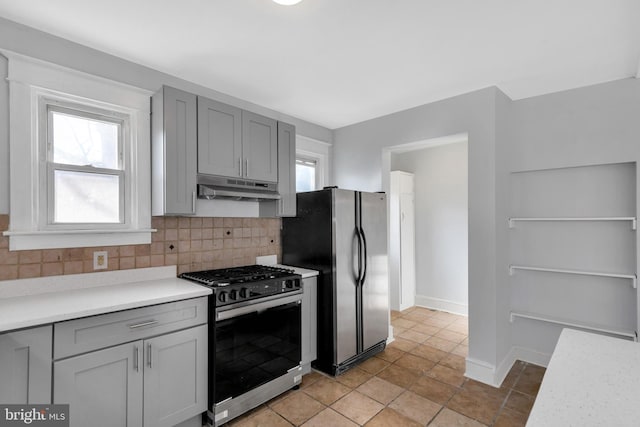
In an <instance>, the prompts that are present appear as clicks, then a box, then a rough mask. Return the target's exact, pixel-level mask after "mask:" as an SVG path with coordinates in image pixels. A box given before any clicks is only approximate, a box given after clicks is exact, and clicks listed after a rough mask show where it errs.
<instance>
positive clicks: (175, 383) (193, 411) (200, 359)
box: [144, 325, 208, 427]
mask: <svg viewBox="0 0 640 427" xmlns="http://www.w3.org/2000/svg"><path fill="white" fill-rule="evenodd" d="M207 378H208V375H207V326H206V325H203V326H199V327H196V328H191V329H187V330H184V331H180V332H174V333H172V334H167V335H161V336H159V337H156V338H152V339H149V340H146V341H145V367H144V425H145V426H147V427H160V426H173V425H175V424H177V423H179V422H182V421H184V420H186V419H188V418H190V417H192V416H194V415H197V414H199V413H202V412H204V411H206V410H207Z"/></svg>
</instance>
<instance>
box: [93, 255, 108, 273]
mask: <svg viewBox="0 0 640 427" xmlns="http://www.w3.org/2000/svg"><path fill="white" fill-rule="evenodd" d="M108 265H109V254H108V253H107V251H97V252H94V253H93V269H94V270H105V269H106V268H107V266H108Z"/></svg>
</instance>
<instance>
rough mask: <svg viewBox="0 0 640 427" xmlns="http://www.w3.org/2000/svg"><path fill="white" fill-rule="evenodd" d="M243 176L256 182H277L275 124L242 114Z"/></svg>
mask: <svg viewBox="0 0 640 427" xmlns="http://www.w3.org/2000/svg"><path fill="white" fill-rule="evenodd" d="M242 157H243V159H244V165H243V176H244V177H245V178H248V179H255V180H258V181H269V182H277V181H278V132H277V122H276V121H275V120H273V119H270V118H268V117H264V116H260V115H258V114H254V113H250V112H248V111H243V112H242Z"/></svg>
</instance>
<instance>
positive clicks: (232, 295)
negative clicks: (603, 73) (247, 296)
mask: <svg viewBox="0 0 640 427" xmlns="http://www.w3.org/2000/svg"><path fill="white" fill-rule="evenodd" d="M229 299H232V300H236V299H238V291H236V290H235V289H232V290H231V291H229Z"/></svg>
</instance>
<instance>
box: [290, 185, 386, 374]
mask: <svg viewBox="0 0 640 427" xmlns="http://www.w3.org/2000/svg"><path fill="white" fill-rule="evenodd" d="M282 263H283V264H286V265H295V266H300V267H306V268H311V269H314V270H318V271H319V272H320V275H319V277H318V343H317V344H318V346H317V347H318V358H317V360H316V361H315V362H313V363H312V366H313V367H314V368H316V369H318V370H321V371H323V372H326V373H328V374H330V375H339V374H341V373H342V372H344V371H345V370H347V369H349V368H350V367H352V366H354V365H356V364H358V363H360V362H362V361H363V360H365V359H367V358H368V357H370V356H372V355H374V354H376V353H378V352H380V351H382V350H384V348H385V345H386V340H387V336H388V331H389V292H388V289H389V278H388V274H387V203H386V195H385V194H384V193H364V192H358V191H351V190H341V189H337V188H329V189H324V190H319V191H312V192H308V193H298V194H297V216H296V217H293V218H283V220H282Z"/></svg>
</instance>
